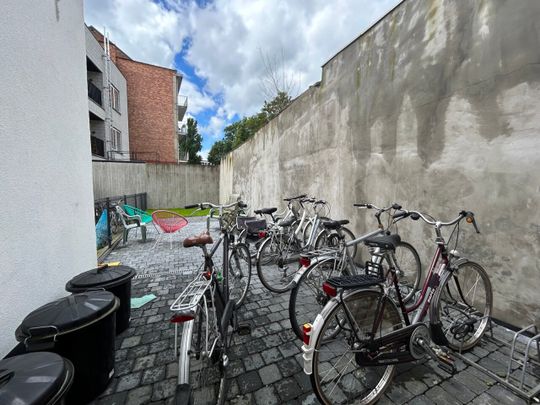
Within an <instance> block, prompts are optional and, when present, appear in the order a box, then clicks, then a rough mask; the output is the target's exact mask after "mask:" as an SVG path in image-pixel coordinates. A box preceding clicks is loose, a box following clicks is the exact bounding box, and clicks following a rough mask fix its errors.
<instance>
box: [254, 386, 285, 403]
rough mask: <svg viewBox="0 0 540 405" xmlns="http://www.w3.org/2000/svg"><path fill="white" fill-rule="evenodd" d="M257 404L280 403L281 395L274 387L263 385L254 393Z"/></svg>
mask: <svg viewBox="0 0 540 405" xmlns="http://www.w3.org/2000/svg"><path fill="white" fill-rule="evenodd" d="M253 396H254V397H255V403H256V404H257V405H276V404H279V397H278V396H277V394H276V391H275V390H274V388H273V387H263V388H261V389H260V390H257V391H255V392H254V393H253Z"/></svg>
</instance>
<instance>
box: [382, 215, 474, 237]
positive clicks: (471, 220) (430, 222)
mask: <svg viewBox="0 0 540 405" xmlns="http://www.w3.org/2000/svg"><path fill="white" fill-rule="evenodd" d="M392 217H393V218H399V219H402V218H407V217H411V219H412V220H414V221H417V220H418V219H420V218H421V219H422V220H423V221H424V222H425V223H426V224H428V225H432V226H434V227H435V228H438V229H440V228H442V227H444V226H452V225H455V224H457V223H458V222H459V221H461V220H462V219H463V218H466V221H467V223H469V224H473V226H474V229H475V230H476V233H480V229H478V225H477V223H476V219H475V217H474V212H472V211H460V213H459V214H458V216H457V217H456V218H454V219H453V220H451V221H448V222H442V221H437V220H435V219H429V218H427V217H426V216H425V215H424V214H422V213H421V212H418V211H407V210H402V211H400V212H398V213H397V214H394V215H393V216H392Z"/></svg>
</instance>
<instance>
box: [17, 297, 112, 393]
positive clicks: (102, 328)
mask: <svg viewBox="0 0 540 405" xmlns="http://www.w3.org/2000/svg"><path fill="white" fill-rule="evenodd" d="M119 305H120V304H119V300H118V298H116V297H115V296H114V295H113V294H112V293H110V292H108V291H88V292H86V293H81V294H73V295H70V296H68V297H65V298H61V299H59V300H57V301H53V302H51V303H49V304H46V305H43V306H42V307H40V308H38V309H36V310H35V311H33V312H31V313H30V314H29V315H28V316H27V317H26V318H24V320H23V321H22V323H21V325H19V327H18V328H17V330H16V331H15V337H16V338H17V340H18V341H19V342H22V343H24V348H25V350H26V352H36V351H50V352H54V353H57V354H59V355H61V356H63V357H65V358H67V359H68V360H70V361H71V362H72V363H73V366H74V368H75V379H74V381H73V385H72V386H71V389H70V390H69V392H68V395H67V403H69V404H85V403H88V402H90V401H91V400H92V399H94V398H95V397H96V396H97V395H99V394H100V393H101V392H103V391H104V390H105V388H106V387H107V385H108V383H109V380H110V378H111V377H112V376H113V374H114V339H115V324H116V319H115V316H114V313H115V311H116V310H117V309H118V306H119Z"/></svg>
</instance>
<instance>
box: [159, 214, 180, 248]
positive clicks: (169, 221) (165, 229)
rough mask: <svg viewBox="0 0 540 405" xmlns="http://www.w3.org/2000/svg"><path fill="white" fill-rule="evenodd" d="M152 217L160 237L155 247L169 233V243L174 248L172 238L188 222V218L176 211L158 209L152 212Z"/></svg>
mask: <svg viewBox="0 0 540 405" xmlns="http://www.w3.org/2000/svg"><path fill="white" fill-rule="evenodd" d="M152 219H153V221H154V224H155V225H156V229H157V230H158V237H157V239H156V243H155V244H154V248H155V247H156V246H157V244H158V242H159V241H160V240H161V238H162V237H163V236H164V235H169V244H170V246H169V247H170V248H171V249H172V238H173V235H174V234H175V233H177V232H178V231H179V230H180V229H182V228H183V227H184V226H186V225H187V224H188V221H187V219H185V218H184V217H183V216H182V215H180V214H177V213H176V212H172V211H166V210H158V211H154V212H153V213H152Z"/></svg>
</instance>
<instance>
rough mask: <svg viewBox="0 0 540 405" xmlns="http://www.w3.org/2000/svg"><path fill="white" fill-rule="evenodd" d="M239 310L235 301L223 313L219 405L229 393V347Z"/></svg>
mask: <svg viewBox="0 0 540 405" xmlns="http://www.w3.org/2000/svg"><path fill="white" fill-rule="evenodd" d="M236 308H237V305H236V303H235V302H234V300H230V301H229V303H228V305H226V306H225V310H224V311H223V319H221V325H220V332H221V344H222V346H221V361H220V363H219V369H220V381H219V386H218V390H217V400H216V404H217V405H223V404H224V403H225V401H226V399H227V394H228V392H229V386H230V381H229V376H228V373H227V370H228V366H229V357H228V355H229V347H230V346H231V341H232V336H233V334H234V327H235V324H236V321H233V320H234V319H235V317H236V315H235V312H234V311H235V310H236Z"/></svg>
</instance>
